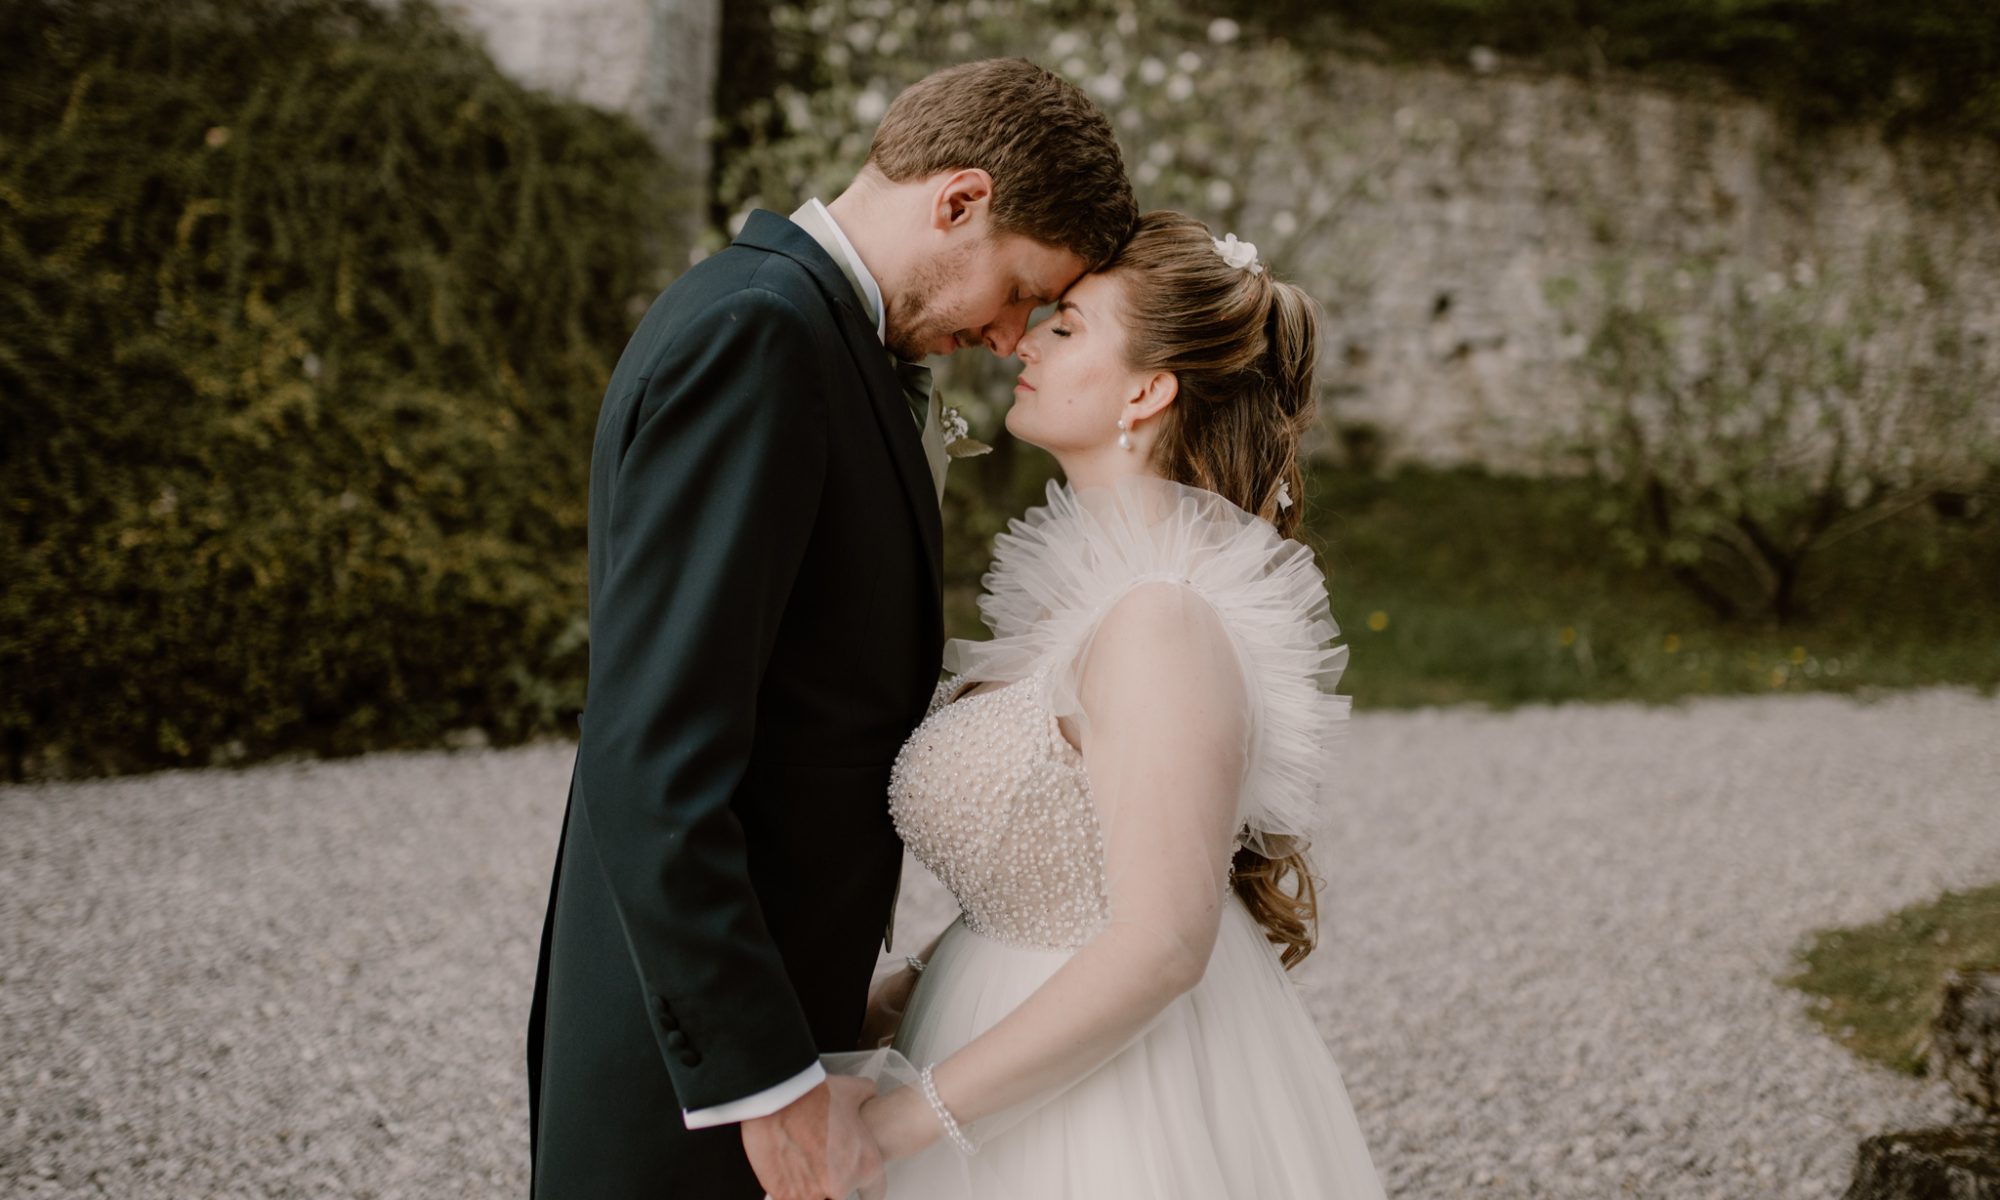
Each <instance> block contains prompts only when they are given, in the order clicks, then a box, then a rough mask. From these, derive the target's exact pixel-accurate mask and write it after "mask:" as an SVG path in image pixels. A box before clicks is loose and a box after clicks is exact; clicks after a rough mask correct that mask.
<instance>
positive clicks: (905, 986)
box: [856, 964, 917, 1050]
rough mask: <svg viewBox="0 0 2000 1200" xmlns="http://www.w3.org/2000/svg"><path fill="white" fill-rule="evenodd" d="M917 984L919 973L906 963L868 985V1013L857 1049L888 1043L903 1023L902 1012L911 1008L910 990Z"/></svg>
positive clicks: (862, 1025)
mask: <svg viewBox="0 0 2000 1200" xmlns="http://www.w3.org/2000/svg"><path fill="white" fill-rule="evenodd" d="M916 987H917V973H916V971H914V970H912V969H911V968H910V967H909V965H908V964H905V965H903V966H901V967H898V968H896V969H895V970H894V971H891V972H890V973H889V974H887V975H884V976H883V977H882V978H881V979H880V980H879V981H877V982H876V984H875V986H874V987H872V988H870V989H868V1015H867V1016H866V1017H865V1018H863V1019H862V1022H861V1041H860V1042H859V1044H858V1045H857V1047H856V1048H857V1049H861V1050H874V1049H876V1048H878V1047H881V1046H886V1045H888V1044H889V1042H890V1040H891V1039H893V1038H894V1037H895V1036H896V1031H897V1030H898V1029H901V1028H902V1026H903V1013H904V1011H905V1010H906V1009H908V1008H909V1006H910V993H911V992H913V991H915V990H916Z"/></svg>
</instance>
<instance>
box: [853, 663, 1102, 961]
mask: <svg viewBox="0 0 2000 1200" xmlns="http://www.w3.org/2000/svg"><path fill="white" fill-rule="evenodd" d="M1048 676H1049V668H1048V667H1046V666H1045V667H1043V668H1042V669H1040V670H1037V671H1035V672H1034V673H1033V674H1031V675H1028V676H1026V677H1025V678H1022V679H1020V680H1018V681H1016V682H1014V683H1012V684H1009V685H1007V686H1006V687H1003V688H999V689H997V690H995V691H989V692H981V693H978V694H976V695H971V696H966V697H963V698H956V697H957V696H958V693H959V691H960V690H961V689H963V688H964V687H965V685H966V682H967V681H964V680H961V679H959V678H957V677H953V678H951V679H948V680H946V681H945V682H944V683H942V684H939V685H938V689H937V692H936V693H935V694H934V695H933V697H932V699H931V706H930V711H929V713H928V715H926V716H925V718H924V721H923V723H922V724H921V725H919V726H917V729H916V732H915V733H913V734H911V735H910V739H909V740H908V741H907V742H905V743H904V745H903V749H902V751H901V752H900V753H898V754H897V756H896V763H895V767H894V769H893V770H892V771H891V773H890V776H889V812H890V815H891V817H892V818H893V819H894V820H895V824H896V832H897V833H898V834H900V835H901V836H902V839H903V843H904V845H906V846H908V847H909V849H910V852H911V853H912V854H914V855H916V857H917V859H918V861H920V862H922V863H923V864H924V865H925V866H926V867H928V868H930V870H931V872H932V873H933V874H935V875H936V876H937V877H938V878H939V879H940V880H942V881H943V882H944V885H945V886H946V887H947V888H949V889H950V890H951V893H952V895H953V896H954V897H955V898H956V899H957V900H958V906H959V909H960V910H961V911H962V912H963V913H964V914H965V923H966V925H967V926H968V927H970V928H971V929H972V930H973V931H974V932H977V933H980V934H983V935H985V936H987V937H991V938H994V939H995V940H997V941H1002V942H1007V943H1010V944H1013V945H1020V946H1033V947H1038V948H1045V949H1075V948H1076V947H1078V946H1081V945H1083V944H1084V943H1085V942H1087V941H1089V940H1090V938H1091V937H1092V936H1093V935H1094V934H1095V933H1096V932H1097V931H1098V930H1099V929H1101V928H1102V927H1103V926H1104V923H1105V922H1106V921H1107V920H1108V919H1109V916H1110V906H1109V903H1108V902H1107V899H1106V896H1105V883H1104V846H1103V841H1102V837H1101V833H1100V830H1099V828H1098V821H1097V805H1096V802H1095V800H1093V799H1092V797H1091V794H1090V782H1089V778H1088V776H1087V775H1086V774H1085V773H1084V769H1083V756H1082V755H1081V754H1080V753H1078V751H1077V749H1076V747H1074V746H1072V745H1070V744H1069V741H1068V739H1067V738H1065V737H1063V735H1062V731H1061V729H1060V728H1059V727H1058V725H1057V723H1056V718H1055V717H1054V716H1053V715H1052V714H1051V713H1050V712H1049V709H1048V707H1047V704H1046V701H1045V699H1044V697H1045V689H1046V686H1047V683H1048Z"/></svg>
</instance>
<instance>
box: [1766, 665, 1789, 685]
mask: <svg viewBox="0 0 2000 1200" xmlns="http://www.w3.org/2000/svg"><path fill="white" fill-rule="evenodd" d="M1790 675H1791V672H1790V671H1788V670H1786V669H1785V668H1784V667H1782V666H1777V667H1772V668H1771V686H1772V687H1774V688H1781V687H1784V686H1785V680H1786V678H1787V677H1789V676H1790Z"/></svg>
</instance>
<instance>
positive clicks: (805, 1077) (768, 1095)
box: [681, 1062, 826, 1129]
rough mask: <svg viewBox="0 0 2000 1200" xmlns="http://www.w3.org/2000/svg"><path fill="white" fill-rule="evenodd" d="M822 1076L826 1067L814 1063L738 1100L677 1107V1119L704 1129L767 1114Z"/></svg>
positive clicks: (801, 1092) (779, 1107)
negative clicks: (679, 1110) (777, 1082)
mask: <svg viewBox="0 0 2000 1200" xmlns="http://www.w3.org/2000/svg"><path fill="white" fill-rule="evenodd" d="M825 1078H826V1068H825V1067H822V1066H820V1065H819V1063H818V1062H814V1063H813V1065H811V1066H809V1067H807V1068H806V1069H805V1070H803V1071H800V1072H799V1073H798V1074H796V1075H794V1076H792V1077H791V1078H790V1079H787V1080H785V1081H784V1082H783V1083H779V1084H773V1085H772V1086H770V1087H767V1088H765V1089H764V1090H763V1091H761V1092H755V1093H752V1094H751V1095H748V1096H745V1097H743V1098H742V1099H741V1100H731V1101H730V1102H729V1103H727V1104H714V1105H710V1106H709V1107H707V1108H697V1109H695V1110H694V1111H693V1112H689V1111H688V1110H687V1109H685V1108H684V1109H682V1110H681V1122H682V1123H683V1124H685V1125H686V1126H687V1127H688V1128H689V1129H707V1128H708V1127H709V1126H711V1125H729V1124H732V1123H734V1122H737V1121H748V1120H751V1119H753V1118H756V1117H768V1116H770V1115H771V1114H772V1113H774V1112H777V1111H778V1110H779V1109H781V1108H783V1107H785V1106H786V1105H787V1104H790V1103H791V1102H792V1101H794V1100H796V1099H798V1098H799V1097H800V1096H803V1095H805V1094H806V1093H807V1092H810V1091H812V1090H813V1089H814V1088H816V1087H818V1086H819V1085H820V1083H821V1081H823V1080H824V1079H825Z"/></svg>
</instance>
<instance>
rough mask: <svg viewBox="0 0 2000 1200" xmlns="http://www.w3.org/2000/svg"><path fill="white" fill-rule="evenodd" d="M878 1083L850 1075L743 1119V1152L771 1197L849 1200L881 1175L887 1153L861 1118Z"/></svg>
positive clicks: (774, 1199) (779, 1199) (773, 1199)
mask: <svg viewBox="0 0 2000 1200" xmlns="http://www.w3.org/2000/svg"><path fill="white" fill-rule="evenodd" d="M874 1095H875V1085H874V1084H873V1083H871V1082H869V1081H868V1080H866V1079H858V1078H855V1077H854V1076H851V1075H833V1076H829V1077H828V1078H827V1080H826V1082H824V1083H822V1084H820V1085H819V1086H817V1087H815V1088H813V1090H811V1091H809V1092H807V1093H806V1094H805V1095H803V1096H801V1097H799V1098H798V1099H797V1100H794V1101H792V1102H791V1103H790V1104H788V1105H786V1106H785V1107H783V1108H781V1109H779V1110H778V1111H777V1112H774V1113H772V1114H771V1115H770V1116H768V1117H756V1118H754V1119H752V1120H748V1121H745V1122H743V1151H744V1153H745V1154H747V1155H749V1156H750V1169H751V1170H753V1171H755V1172H756V1173H757V1182H758V1183H760V1184H762V1185H764V1190H765V1192H767V1193H769V1195H770V1197H771V1200H847V1197H848V1196H850V1195H852V1194H853V1193H854V1191H855V1190H856V1189H857V1188H860V1187H862V1186H864V1185H867V1184H872V1183H874V1182H875V1181H876V1180H878V1179H879V1178H880V1177H881V1175H882V1152H881V1150H880V1149H879V1148H878V1147H877V1146H876V1144H875V1138H874V1135H873V1134H872V1133H870V1132H869V1129H868V1125H867V1123H866V1122H865V1121H863V1120H862V1118H861V1105H862V1103H863V1102H864V1101H866V1100H868V1099H870V1098H872V1097H873V1096H874Z"/></svg>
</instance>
